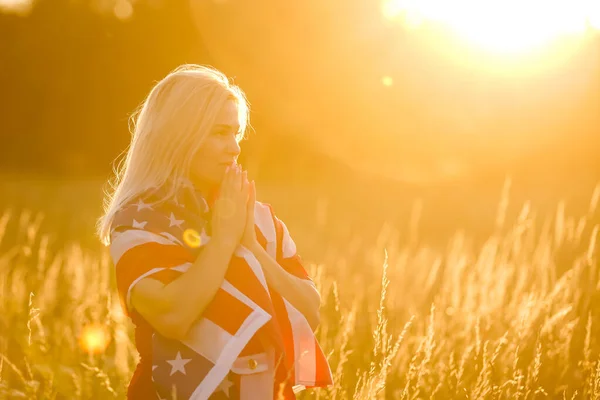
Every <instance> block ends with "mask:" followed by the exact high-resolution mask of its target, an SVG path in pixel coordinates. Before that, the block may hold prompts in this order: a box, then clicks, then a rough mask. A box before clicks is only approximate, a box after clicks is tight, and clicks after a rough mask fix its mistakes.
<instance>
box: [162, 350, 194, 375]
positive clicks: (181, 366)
mask: <svg viewBox="0 0 600 400" xmlns="http://www.w3.org/2000/svg"><path fill="white" fill-rule="evenodd" d="M190 361H192V359H191V358H181V352H180V351H178V352H177V355H176V356H175V359H174V360H167V362H168V363H169V364H171V374H170V375H173V374H174V373H175V372H177V371H179V372H181V373H182V374H184V375H185V364H187V363H189V362H190Z"/></svg>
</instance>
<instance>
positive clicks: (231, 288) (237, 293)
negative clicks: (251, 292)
mask: <svg viewBox="0 0 600 400" xmlns="http://www.w3.org/2000/svg"><path fill="white" fill-rule="evenodd" d="M221 289H223V290H224V291H226V292H227V293H229V294H230V295H232V296H233V297H235V298H236V299H237V300H239V301H241V302H242V303H244V304H245V305H247V306H248V307H250V308H251V309H252V310H260V311H262V312H264V313H265V314H267V315H268V316H269V319H271V315H270V314H269V313H267V312H266V311H264V310H263V309H262V308H260V307H259V306H258V304H256V303H255V302H254V301H253V300H251V299H250V297H248V296H246V295H245V294H244V293H242V292H240V291H239V290H238V289H237V288H236V287H235V286H233V285H232V284H231V283H229V282H228V281H223V283H222V284H221Z"/></svg>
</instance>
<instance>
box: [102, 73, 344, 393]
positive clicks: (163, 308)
mask: <svg viewBox="0 0 600 400" xmlns="http://www.w3.org/2000/svg"><path fill="white" fill-rule="evenodd" d="M248 113H249V111H248V104H247V101H246V98H245V95H244V93H243V92H242V90H241V89H240V88H239V87H237V86H235V85H232V84H231V83H230V82H229V80H228V79H227V77H226V76H224V75H223V74H222V73H221V72H219V71H217V70H215V69H214V68H211V67H205V66H198V65H183V66H181V67H179V68H177V69H175V70H174V71H172V72H171V73H170V74H168V75H167V76H166V77H165V78H164V79H162V80H161V81H160V82H158V83H157V84H156V85H155V87H154V88H153V89H152V90H151V92H150V94H149V95H148V97H147V98H146V100H145V101H144V102H143V103H142V105H141V107H140V108H139V109H138V112H136V114H135V115H134V116H133V120H134V125H133V128H134V129H133V132H132V141H131V144H130V146H129V149H128V152H127V156H126V158H125V161H124V163H121V164H120V165H119V168H118V171H117V175H116V177H115V183H114V184H113V189H114V190H113V192H112V193H111V194H110V195H109V197H108V198H107V199H106V200H105V214H104V215H103V217H102V218H100V220H99V221H98V227H97V228H98V235H99V237H100V239H101V240H102V242H103V243H104V244H105V245H110V250H111V256H112V258H113V261H114V264H115V268H116V277H117V289H118V293H119V296H120V300H121V305H122V307H123V310H124V312H125V314H126V315H128V316H129V317H130V318H131V320H132V322H133V323H134V325H135V341H136V347H137V349H138V351H139V354H140V362H139V364H138V366H137V368H136V370H135V372H134V375H133V378H132V380H131V382H130V385H129V388H128V398H129V399H163V398H175V397H176V398H177V399H188V398H189V399H195V400H197V399H207V398H210V399H225V398H239V399H268V398H283V399H293V398H295V395H294V393H295V392H297V391H298V390H301V389H303V388H306V387H322V386H327V385H329V384H331V383H332V380H331V372H330V369H329V366H328V364H327V361H326V359H325V356H324V354H323V352H322V351H321V349H320V347H319V345H318V343H317V341H316V339H315V337H314V334H313V332H314V330H315V329H316V327H317V325H318V323H319V305H320V296H319V293H318V291H317V290H316V287H315V285H314V283H313V282H312V281H311V279H310V278H309V276H308V274H307V273H306V270H305V269H304V267H303V266H302V260H301V259H300V257H299V255H298V254H297V252H296V247H295V244H294V241H293V240H292V238H291V237H290V235H289V231H288V230H287V228H286V226H285V224H284V223H283V222H282V221H281V220H280V219H279V218H277V217H276V216H275V214H274V212H273V209H272V207H271V206H270V205H269V204H266V203H261V202H258V201H256V192H255V186H254V182H253V181H252V182H250V181H249V180H248V176H247V172H246V171H243V170H242V168H241V167H240V166H239V165H238V164H237V158H238V156H239V154H240V146H239V142H240V141H241V140H242V139H243V137H244V133H245V130H246V127H247V124H248Z"/></svg>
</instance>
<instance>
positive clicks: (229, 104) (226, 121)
mask: <svg viewBox="0 0 600 400" xmlns="http://www.w3.org/2000/svg"><path fill="white" fill-rule="evenodd" d="M215 125H229V126H233V127H239V125H240V116H239V112H238V106H237V103H236V102H235V101H234V100H227V101H226V102H225V104H224V105H223V107H221V110H219V113H218V114H217V118H216V120H215Z"/></svg>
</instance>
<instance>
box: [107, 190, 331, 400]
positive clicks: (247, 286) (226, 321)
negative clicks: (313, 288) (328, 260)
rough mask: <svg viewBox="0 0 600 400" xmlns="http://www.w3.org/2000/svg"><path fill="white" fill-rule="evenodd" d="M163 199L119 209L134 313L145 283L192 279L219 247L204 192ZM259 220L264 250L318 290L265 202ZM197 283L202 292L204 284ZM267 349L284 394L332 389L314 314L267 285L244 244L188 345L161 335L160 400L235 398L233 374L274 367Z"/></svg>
mask: <svg viewBox="0 0 600 400" xmlns="http://www.w3.org/2000/svg"><path fill="white" fill-rule="evenodd" d="M159 193H160V192H156V191H155V192H154V193H150V192H149V194H145V195H140V196H139V198H137V199H135V201H132V202H131V203H130V204H128V205H126V206H124V207H123V208H122V209H121V210H119V212H118V213H117V214H116V215H115V218H114V220H113V224H112V226H111V244H110V253H111V256H112V259H113V263H114V265H115V268H116V280H117V289H118V293H119V296H120V299H121V304H122V307H123V309H124V312H125V313H126V314H127V315H131V312H132V306H131V299H130V296H131V289H132V288H133V286H134V285H135V284H136V283H137V282H139V281H140V280H141V279H143V278H145V277H153V278H155V279H158V280H160V281H162V282H164V283H169V282H171V281H173V280H174V279H176V278H178V277H179V276H181V275H182V274H185V272H186V271H187V270H188V269H189V268H190V267H191V266H192V264H193V262H194V261H195V260H196V258H197V257H198V254H199V253H200V252H201V251H202V248H203V246H204V245H206V244H207V243H208V242H209V241H210V232H211V230H210V209H209V207H208V203H207V202H206V201H205V199H204V198H202V196H201V194H200V193H199V192H198V191H195V190H194V189H193V187H189V186H183V187H182V189H181V191H180V192H179V193H178V194H177V196H176V198H174V199H172V200H168V201H166V202H164V203H162V204H159V205H154V206H152V205H151V203H152V202H154V201H155V200H156V199H157V198H158V197H157V196H158V194H159ZM254 215H255V223H256V226H255V228H256V232H257V237H258V238H259V241H260V242H261V245H263V247H264V248H265V249H266V250H267V252H268V253H269V254H270V255H271V256H272V257H273V258H274V259H275V260H276V261H277V262H278V264H279V265H280V266H281V267H282V268H284V269H285V270H286V271H287V272H288V273H290V274H292V275H294V276H296V277H297V278H300V279H305V280H307V281H308V282H310V283H311V284H313V285H314V283H313V282H312V280H311V279H310V277H309V276H308V274H307V272H306V270H305V269H304V267H303V265H302V261H301V259H300V257H299V255H298V254H297V251H296V246H295V244H294V241H293V240H292V238H291V237H290V234H289V231H288V229H287V227H286V226H285V224H284V223H283V222H282V221H281V220H280V219H279V218H277V217H276V216H275V214H274V212H273V209H272V207H271V206H270V205H268V204H266V203H261V202H258V201H257V202H256V207H255V210H254ZM197 287H198V290H202V282H198V285H197ZM266 343H267V344H268V345H269V346H270V347H269V348H270V349H272V351H274V355H275V359H276V361H277V364H276V367H275V371H274V375H275V381H274V382H273V385H274V387H275V395H277V392H279V391H280V389H279V388H283V389H282V390H283V395H284V398H286V399H288V398H295V396H294V392H296V391H298V390H302V389H303V388H307V387H323V386H328V385H330V384H332V376H331V371H330V368H329V365H328V363H327V359H326V357H325V355H324V354H323V351H322V350H321V348H320V346H319V344H318V342H317V340H316V338H315V336H314V334H313V332H312V329H311V328H310V325H309V324H308V322H307V320H306V318H305V317H304V316H303V315H302V314H301V313H300V312H299V311H298V310H297V309H296V308H295V307H294V306H292V305H291V303H289V302H288V301H287V300H286V299H285V298H283V297H282V296H281V295H280V294H279V293H277V292H276V291H274V290H273V289H272V288H271V287H270V286H269V285H268V284H267V282H266V279H265V276H264V274H263V271H262V267H261V266H260V264H259V262H258V260H257V259H256V258H255V257H254V255H253V254H252V253H251V252H250V251H249V250H247V249H246V248H244V247H243V246H241V245H240V246H238V247H237V249H236V250H235V253H234V255H233V256H232V258H231V262H230V264H229V267H228V269H227V272H226V275H225V280H224V281H223V283H222V285H221V286H220V288H219V289H218V291H217V293H216V295H215V297H214V298H213V300H212V301H211V303H210V304H209V305H208V307H207V308H206V309H205V310H204V312H203V313H202V315H201V317H200V318H199V319H198V320H196V321H195V322H194V324H193V325H192V327H191V328H190V330H189V332H188V334H187V336H186V338H185V339H184V340H181V341H179V340H174V339H170V338H167V337H164V336H162V335H160V334H159V333H158V332H154V333H153V335H152V364H153V365H152V380H153V382H154V387H155V389H156V391H157V394H158V396H159V398H171V395H172V393H173V390H175V391H176V396H177V399H192V400H200V399H208V398H209V397H210V398H211V399H218V398H223V399H225V398H233V397H235V396H233V394H234V393H232V392H231V391H230V390H229V388H230V386H231V385H230V384H228V381H227V375H228V373H229V371H232V372H234V373H236V374H240V375H242V376H244V375H251V374H256V373H259V372H262V371H265V370H266V369H267V367H268V362H267V355H266V353H265V344H266ZM238 395H239V394H238ZM257 395H258V394H257ZM230 396H231V397H230ZM259 397H260V396H259ZM259 397H252V398H259ZM238 398H239V397H238ZM242 398H243V396H242ZM261 398H262V397H261Z"/></svg>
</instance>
